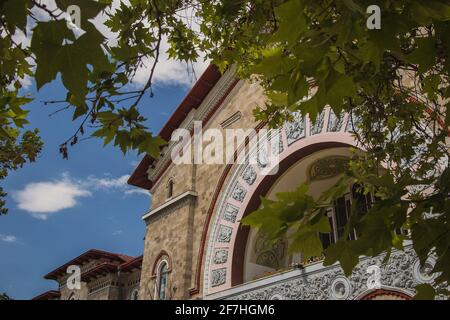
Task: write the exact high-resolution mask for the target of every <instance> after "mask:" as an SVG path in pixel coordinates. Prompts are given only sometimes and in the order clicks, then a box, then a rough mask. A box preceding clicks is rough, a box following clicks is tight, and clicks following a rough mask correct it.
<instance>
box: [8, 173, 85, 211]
mask: <svg viewBox="0 0 450 320" xmlns="http://www.w3.org/2000/svg"><path fill="white" fill-rule="evenodd" d="M91 195H92V193H91V192H90V191H88V190H86V189H84V188H82V186H81V185H79V184H77V183H76V182H73V181H71V180H70V178H69V177H68V176H67V175H63V177H62V180H60V181H46V182H35V183H30V184H28V185H26V186H25V188H24V189H23V190H21V191H16V192H13V194H12V197H13V199H14V200H15V201H16V202H17V206H18V208H19V209H22V210H24V211H26V212H29V213H31V215H32V216H33V217H34V218H37V219H41V220H46V219H47V218H48V216H49V215H50V214H52V213H55V212H58V211H61V210H64V209H69V208H72V207H74V206H76V205H77V201H78V199H79V198H82V197H88V196H91Z"/></svg>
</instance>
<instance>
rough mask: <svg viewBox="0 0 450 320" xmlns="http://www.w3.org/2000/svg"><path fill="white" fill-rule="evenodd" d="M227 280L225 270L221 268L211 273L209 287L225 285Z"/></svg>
mask: <svg viewBox="0 0 450 320" xmlns="http://www.w3.org/2000/svg"><path fill="white" fill-rule="evenodd" d="M226 279H227V269H226V268H221V269H216V270H213V271H211V286H212V287H217V286H221V285H223V284H224V283H225V281H226Z"/></svg>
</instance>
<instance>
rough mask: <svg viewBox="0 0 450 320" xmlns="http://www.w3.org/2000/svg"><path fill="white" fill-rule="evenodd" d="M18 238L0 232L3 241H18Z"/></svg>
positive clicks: (0, 238) (0, 239)
mask: <svg viewBox="0 0 450 320" xmlns="http://www.w3.org/2000/svg"><path fill="white" fill-rule="evenodd" d="M18 240H19V239H17V237H16V236H11V235H6V234H0V241H2V242H8V243H14V242H17V241H18Z"/></svg>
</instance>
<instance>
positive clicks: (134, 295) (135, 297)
mask: <svg viewBox="0 0 450 320" xmlns="http://www.w3.org/2000/svg"><path fill="white" fill-rule="evenodd" d="M138 299H139V290H138V289H134V290H133V292H131V295H130V300H138Z"/></svg>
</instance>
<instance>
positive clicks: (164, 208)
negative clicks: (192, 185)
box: [142, 190, 197, 221]
mask: <svg viewBox="0 0 450 320" xmlns="http://www.w3.org/2000/svg"><path fill="white" fill-rule="evenodd" d="M196 198H197V192H195V191H192V190H189V191H186V192H184V193H182V194H180V195H178V196H176V197H174V198H172V199H171V200H169V201H167V202H166V203H164V204H162V205H160V206H159V207H157V208H155V209H153V210H151V211H150V212H147V213H146V214H144V215H143V216H142V220H144V221H147V220H148V219H149V218H151V217H154V216H156V215H161V214H164V213H168V212H169V211H171V210H173V209H175V208H177V207H178V205H180V204H183V203H184V202H185V201H186V200H191V199H196Z"/></svg>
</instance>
